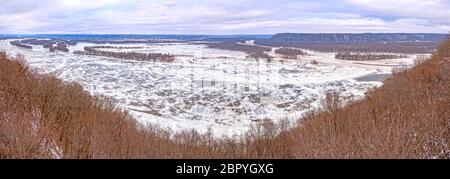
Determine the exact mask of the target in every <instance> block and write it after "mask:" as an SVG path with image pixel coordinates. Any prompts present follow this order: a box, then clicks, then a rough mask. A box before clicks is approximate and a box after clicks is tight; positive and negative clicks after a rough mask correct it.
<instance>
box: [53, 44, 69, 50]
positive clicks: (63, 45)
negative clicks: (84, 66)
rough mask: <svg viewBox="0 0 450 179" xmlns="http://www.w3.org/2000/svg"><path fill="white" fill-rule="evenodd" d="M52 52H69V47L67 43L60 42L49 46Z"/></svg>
mask: <svg viewBox="0 0 450 179" xmlns="http://www.w3.org/2000/svg"><path fill="white" fill-rule="evenodd" d="M49 50H50V52H56V51H61V52H69V48H67V44H65V43H58V44H57V45H56V46H52V47H49Z"/></svg>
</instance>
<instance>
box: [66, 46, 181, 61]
mask: <svg viewBox="0 0 450 179" xmlns="http://www.w3.org/2000/svg"><path fill="white" fill-rule="evenodd" d="M97 48H99V47H96V46H94V47H84V50H85V51H75V52H74V53H75V54H79V55H93V56H102V57H112V58H118V59H125V60H138V61H149V62H167V63H170V62H173V61H174V60H175V56H173V55H170V54H162V53H137V52H109V51H102V50H98V49H97Z"/></svg>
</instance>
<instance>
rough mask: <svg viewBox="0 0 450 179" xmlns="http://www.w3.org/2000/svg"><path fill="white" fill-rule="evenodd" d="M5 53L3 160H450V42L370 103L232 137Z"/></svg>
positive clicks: (336, 107)
mask: <svg viewBox="0 0 450 179" xmlns="http://www.w3.org/2000/svg"><path fill="white" fill-rule="evenodd" d="M22 61H23V58H22V57H20V56H19V57H16V58H13V59H11V58H9V59H8V58H7V57H6V55H5V54H4V53H0V158H59V157H61V158H450V149H449V146H450V137H449V136H450V121H449V120H450V111H449V110H448V109H450V94H449V91H450V90H449V89H450V76H449V75H448V74H449V73H450V42H447V43H445V44H443V45H442V47H441V48H440V49H439V50H438V51H437V52H436V53H435V54H434V55H433V57H432V58H431V59H429V60H428V61H425V62H423V63H421V64H418V65H417V66H416V67H414V68H413V69H410V70H398V71H397V73H396V74H394V75H393V76H392V77H390V78H388V79H387V80H386V81H385V85H384V86H383V87H380V88H379V89H375V90H373V91H371V92H368V93H367V97H366V98H365V99H363V100H360V101H356V102H354V103H352V104H349V105H347V106H342V104H341V103H340V102H339V100H338V98H337V97H336V95H328V97H327V98H326V100H324V107H323V109H322V110H321V111H317V112H311V113H310V114H309V115H307V116H306V117H305V118H303V119H301V120H300V122H299V125H298V127H295V128H292V129H290V130H287V124H286V123H281V124H277V125H275V124H272V123H270V122H267V121H265V122H263V123H260V124H258V125H255V126H254V127H253V128H252V129H251V130H250V131H249V132H248V133H247V134H245V135H243V136H237V137H235V138H223V139H217V138H213V137H212V136H211V135H210V134H205V135H199V134H197V133H196V132H193V131H187V132H183V133H178V134H175V133H172V132H170V131H164V130H161V129H159V128H158V127H155V126H142V125H139V124H138V123H136V121H135V120H134V119H132V118H131V117H130V116H129V115H128V114H127V113H125V112H123V111H120V110H119V109H117V108H116V107H115V106H114V105H112V104H111V103H110V102H108V100H105V99H104V100H101V99H98V98H96V97H92V96H90V95H88V94H87V93H86V92H85V91H83V90H82V88H81V87H80V86H79V85H76V84H68V83H64V82H62V81H60V80H58V79H56V78H55V77H52V76H48V75H38V74H37V73H35V72H33V71H32V70H30V69H28V68H27V67H26V65H24V64H23V62H22Z"/></svg>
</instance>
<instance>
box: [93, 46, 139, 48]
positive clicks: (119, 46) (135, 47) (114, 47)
mask: <svg viewBox="0 0 450 179" xmlns="http://www.w3.org/2000/svg"><path fill="white" fill-rule="evenodd" d="M90 48H94V49H96V48H107V49H141V48H143V47H122V46H91V47H90Z"/></svg>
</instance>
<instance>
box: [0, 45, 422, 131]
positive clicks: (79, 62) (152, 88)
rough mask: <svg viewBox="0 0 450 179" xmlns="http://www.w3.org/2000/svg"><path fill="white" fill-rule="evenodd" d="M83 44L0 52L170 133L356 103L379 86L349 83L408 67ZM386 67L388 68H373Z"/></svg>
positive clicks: (326, 56)
mask: <svg viewBox="0 0 450 179" xmlns="http://www.w3.org/2000/svg"><path fill="white" fill-rule="evenodd" d="M84 46H95V44H86V43H80V44H78V45H76V46H70V47H69V48H70V53H64V52H57V53H51V52H48V49H44V48H43V47H42V46H33V49H32V50H29V49H22V48H18V47H15V46H12V45H10V44H9V41H0V51H6V52H7V53H8V54H9V55H15V54H18V53H20V54H24V55H25V57H26V59H27V63H28V64H29V65H30V66H31V67H32V68H35V69H36V70H37V71H38V72H41V73H52V74H54V75H56V76H57V77H59V78H60V79H63V80H66V81H69V82H77V83H79V84H81V85H82V86H83V87H84V88H85V89H86V90H87V91H89V92H90V93H91V94H93V95H103V96H107V97H111V98H113V99H114V100H115V101H116V102H117V104H118V105H119V106H120V107H122V108H123V109H126V110H128V111H129V112H130V113H131V114H132V115H133V116H134V117H136V119H137V120H139V121H140V122H142V123H144V124H158V125H160V126H161V127H164V128H169V129H171V130H174V131H179V130H185V129H195V130H197V131H199V132H205V131H207V130H208V129H211V130H212V132H213V133H214V134H215V135H217V136H221V135H233V134H240V133H243V132H245V131H247V129H248V127H249V126H250V125H251V124H252V123H254V122H256V121H258V120H262V119H265V118H270V119H272V120H274V121H277V120H280V119H291V120H295V119H298V118H299V117H301V115H302V114H303V113H304V112H306V111H308V110H310V109H313V108H317V107H318V106H319V105H320V103H321V101H322V99H323V97H324V95H325V94H326V93H327V92H333V91H336V92H340V94H341V96H342V97H343V99H356V98H361V97H363V96H364V92H365V91H367V89H369V88H372V87H375V86H379V85H381V83H380V82H377V81H358V80H355V79H357V78H360V77H364V76H366V75H373V74H377V73H389V72H390V70H391V69H392V68H393V67H395V66H398V65H402V64H409V65H410V64H412V63H413V57H411V58H408V59H402V60H392V61H388V62H387V61H380V62H370V64H367V63H369V62H367V63H365V64H364V63H356V62H349V61H342V60H337V59H335V58H334V54H331V53H318V52H308V53H309V54H310V55H308V56H304V57H301V60H288V61H284V60H283V62H280V61H279V60H280V59H276V60H273V61H272V62H271V63H267V62H266V61H264V60H260V61H256V60H248V59H246V58H245V57H246V54H244V53H241V52H234V51H226V50H217V49H209V48H207V47H206V46H204V45H199V44H188V43H166V44H125V45H123V44H121V45H115V46H133V47H135V46H142V47H143V48H139V49H103V50H111V51H134V52H153V53H170V54H173V55H177V60H176V62H175V63H152V62H139V61H130V60H118V59H112V58H106V57H94V56H83V55H76V54H73V51H75V50H82V49H83V47H84ZM313 61H316V62H318V64H316V63H313ZM386 63H389V64H391V65H380V64H386Z"/></svg>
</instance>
